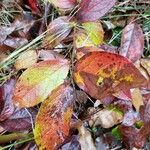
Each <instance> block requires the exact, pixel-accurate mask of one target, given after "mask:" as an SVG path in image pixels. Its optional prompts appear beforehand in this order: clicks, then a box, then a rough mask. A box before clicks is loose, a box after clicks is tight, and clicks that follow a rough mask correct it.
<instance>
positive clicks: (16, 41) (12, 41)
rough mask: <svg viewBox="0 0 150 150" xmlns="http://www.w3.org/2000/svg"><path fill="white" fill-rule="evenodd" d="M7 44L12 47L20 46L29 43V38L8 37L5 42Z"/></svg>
mask: <svg viewBox="0 0 150 150" xmlns="http://www.w3.org/2000/svg"><path fill="white" fill-rule="evenodd" d="M3 43H4V44H5V45H7V46H9V47H12V48H18V47H21V46H23V45H25V44H27V43H28V40H27V39H26V38H14V37H13V38H7V39H6V40H5V41H4V42H3Z"/></svg>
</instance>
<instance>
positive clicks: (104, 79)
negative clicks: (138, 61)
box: [74, 48, 147, 99]
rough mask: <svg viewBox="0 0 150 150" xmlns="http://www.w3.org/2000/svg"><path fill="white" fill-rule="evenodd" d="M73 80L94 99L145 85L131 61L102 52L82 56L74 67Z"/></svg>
mask: <svg viewBox="0 0 150 150" xmlns="http://www.w3.org/2000/svg"><path fill="white" fill-rule="evenodd" d="M83 49H84V48H83ZM93 49H94V48H93ZM74 79H75V82H76V83H77V85H78V86H79V87H80V88H81V89H82V90H84V91H85V92H87V93H88V94H89V95H90V96H92V97H93V98H96V99H101V98H105V97H107V96H110V95H112V94H114V93H116V92H119V91H122V90H128V89H131V88H134V87H141V86H144V85H146V84H147V80H146V79H145V77H144V76H143V75H142V74H141V73H140V71H139V70H138V69H137V68H136V67H135V66H134V65H133V64H132V62H131V61H129V60H128V59H127V58H125V57H123V56H121V55H118V54H114V53H108V52H103V51H101V52H90V53H88V54H86V55H84V56H83V57H82V58H81V59H80V60H79V61H78V62H77V63H76V65H75V69H74Z"/></svg>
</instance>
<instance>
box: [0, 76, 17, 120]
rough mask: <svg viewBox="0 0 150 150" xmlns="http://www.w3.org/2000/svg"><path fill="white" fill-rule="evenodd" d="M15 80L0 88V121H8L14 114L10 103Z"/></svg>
mask: <svg viewBox="0 0 150 150" xmlns="http://www.w3.org/2000/svg"><path fill="white" fill-rule="evenodd" d="M15 83H16V79H13V78H12V79H10V80H8V81H7V82H6V83H5V84H3V85H2V86H1V87H0V121H4V120H6V119H8V118H9V117H10V116H11V115H12V114H13V112H14V105H13V102H12V96H13V91H14V87H15Z"/></svg>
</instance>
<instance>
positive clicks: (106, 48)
mask: <svg viewBox="0 0 150 150" xmlns="http://www.w3.org/2000/svg"><path fill="white" fill-rule="evenodd" d="M99 48H101V49H103V50H104V51H106V52H111V53H116V54H118V48H117V47H115V46H112V45H107V44H102V45H101V46H100V47H99Z"/></svg>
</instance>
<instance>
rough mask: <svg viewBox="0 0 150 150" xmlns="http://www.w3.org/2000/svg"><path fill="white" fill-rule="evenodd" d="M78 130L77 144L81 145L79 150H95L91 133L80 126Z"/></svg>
mask: <svg viewBox="0 0 150 150" xmlns="http://www.w3.org/2000/svg"><path fill="white" fill-rule="evenodd" d="M78 130H79V136H80V138H79V142H80V145H81V150H85V149H88V150H96V146H95V145H94V142H93V139H92V136H91V133H90V132H89V131H88V130H87V129H86V128H85V127H84V126H83V125H82V126H80V127H79V128H78Z"/></svg>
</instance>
